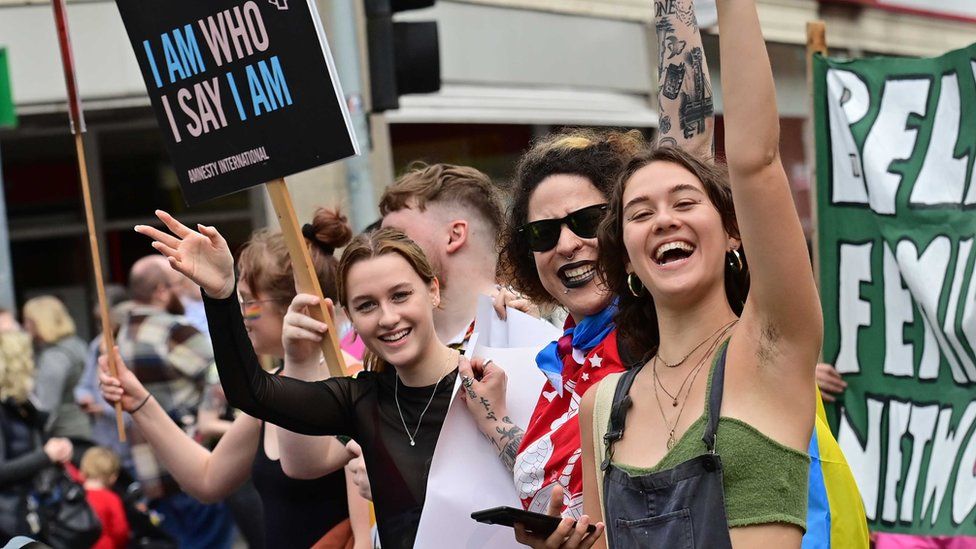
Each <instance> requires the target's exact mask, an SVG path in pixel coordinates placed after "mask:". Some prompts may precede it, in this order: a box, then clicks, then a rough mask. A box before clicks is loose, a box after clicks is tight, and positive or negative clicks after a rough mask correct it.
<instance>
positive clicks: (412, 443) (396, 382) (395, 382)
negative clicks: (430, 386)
mask: <svg viewBox="0 0 976 549" xmlns="http://www.w3.org/2000/svg"><path fill="white" fill-rule="evenodd" d="M455 354H458V356H460V353H458V352H457V351H454V350H452V351H451V353H450V355H449V356H448V357H447V362H445V368H444V369H445V370H446V369H447V366H449V365H450V364H451V359H452V358H454V355H455ZM446 375H447V372H444V373H442V374H441V377H439V378H437V382H436V383H434V390H433V391H432V392H431V393H430V399H428V400H427V406H424V410H423V411H422V412H420V418H419V419H418V420H417V428H416V429H414V430H413V434H410V429H408V428H407V421H406V420H405V419H403V411H402V410H401V409H400V397H399V394H398V389H399V387H400V374H398V373H397V371H396V368H394V369H393V401H394V402H396V407H397V414H399V415H400V423H402V424H403V432H405V433H406V434H407V438H408V439H410V446H416V445H417V443H416V441H415V440H414V439H415V438H416V437H417V433H419V432H420V424H421V423H423V421H424V414H426V413H427V409H428V408H430V404H431V403H432V402H434V395H436V394H437V388H438V387H439V386H440V384H441V380H442V379H444V376H446Z"/></svg>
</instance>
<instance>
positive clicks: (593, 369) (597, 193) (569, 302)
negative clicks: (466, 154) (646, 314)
mask: <svg viewBox="0 0 976 549" xmlns="http://www.w3.org/2000/svg"><path fill="white" fill-rule="evenodd" d="M655 3H656V4H657V2H655ZM661 4H662V6H659V7H658V9H655V13H656V14H657V16H656V21H655V22H656V27H657V29H658V31H659V37H658V39H659V40H660V41H661V48H662V51H663V52H665V53H663V54H662V56H660V57H659V67H658V69H659V73H660V74H661V75H662V82H664V81H665V80H667V81H668V82H669V85H668V86H664V85H662V86H661V95H660V96H659V100H660V105H661V124H660V135H659V140H660V141H661V142H662V143H668V144H678V145H680V146H682V147H684V148H687V149H690V150H693V151H695V152H696V154H702V155H708V154H710V153H711V134H712V119H711V112H712V111H711V92H710V90H709V88H708V76H707V74H708V71H707V67H706V65H705V62H704V57H703V56H702V55H701V52H702V49H701V36H700V35H699V34H698V31H697V25H695V22H694V11H693V6H692V1H691V0H678V1H676V2H671V1H667V2H664V1H663V0H662V2H661ZM663 4H668V6H670V7H669V8H668V9H664V7H665V6H664V5H663ZM669 13H673V14H675V15H669ZM672 41H676V43H680V44H681V51H680V52H677V51H676V49H675V47H674V46H672V47H671V49H667V44H668V43H670V42H672ZM666 64H667V65H669V66H671V69H669V70H667V71H666V70H665V65H666ZM665 73H666V74H667V75H668V76H664V75H665ZM674 75H679V76H678V77H675V76H674ZM696 98H697V100H698V101H699V103H700V105H701V107H702V108H701V109H700V111H699V113H700V116H695V115H693V114H689V112H688V111H682V110H681V108H680V104H681V102H682V101H686V100H693V99H696ZM644 148H645V143H644V142H643V139H642V137H641V135H640V134H639V133H637V132H629V133H620V132H598V131H591V130H571V131H568V132H564V133H559V134H556V135H552V136H548V137H546V138H544V139H542V140H540V141H538V142H536V143H535V144H534V145H533V147H532V148H531V149H530V150H529V151H528V152H527V153H526V154H525V155H524V156H523V157H522V159H521V160H520V161H519V163H518V167H517V170H516V176H515V180H514V186H515V190H514V196H513V201H512V209H511V210H510V212H509V218H508V223H507V227H506V229H505V231H504V232H503V234H502V246H503V247H502V253H501V258H500V259H501V263H502V268H503V269H504V270H505V274H506V275H507V276H508V278H509V279H510V280H511V281H512V284H513V285H514V287H515V289H516V290H517V291H519V292H521V293H522V294H523V295H524V296H526V297H527V298H529V299H530V300H532V301H534V302H536V303H538V304H549V305H558V306H561V307H564V308H565V309H566V310H567V311H568V312H569V317H568V318H567V320H566V324H565V327H564V335H563V337H561V338H560V339H559V340H558V341H554V342H552V343H551V344H549V345H548V346H547V347H545V348H544V349H543V350H542V351H541V352H540V353H539V354H538V356H537V357H536V362H537V364H538V366H539V368H540V369H541V370H542V372H543V373H544V374H545V375H546V377H547V381H546V383H545V385H544V386H543V390H542V394H541V395H540V396H539V400H538V402H537V405H536V408H535V410H534V412H533V414H532V417H531V419H530V422H529V424H528V425H527V426H526V429H525V432H524V433H522V432H521V429H518V428H517V427H515V428H514V429H513V428H511V427H509V428H507V429H506V428H502V429H499V428H498V426H497V425H496V424H495V422H493V421H492V420H491V418H489V417H486V416H487V415H488V414H486V413H485V408H484V407H483V405H482V402H481V399H482V398H484V399H486V400H487V401H489V402H490V403H492V404H493V405H494V404H495V403H498V402H502V403H503V402H504V390H503V389H504V384H503V383H502V382H500V381H499V378H500V377H501V376H497V375H490V374H491V373H492V372H491V370H493V369H494V368H492V367H491V366H489V369H488V371H487V372H485V373H484V374H486V375H483V377H482V379H481V380H476V379H471V380H470V381H469V380H468V379H465V380H464V383H465V385H469V384H470V386H469V387H468V395H469V396H471V395H472V393H473V394H474V396H475V397H476V398H468V399H467V403H468V405H469V410H470V411H471V412H472V414H474V416H475V418H477V419H478V421H479V427H480V428H481V430H482V432H484V433H485V435H486V436H488V437H489V438H491V439H492V440H493V441H494V442H495V444H496V446H497V447H498V449H499V452H500V457H501V458H502V459H503V461H505V463H506V464H507V465H508V466H509V467H510V468H512V469H513V476H514V480H515V486H516V490H517V491H518V494H519V497H520V498H521V500H522V504H523V506H524V507H525V508H526V509H528V510H530V511H535V512H540V513H545V512H547V510H548V509H549V508H550V502H551V501H552V500H556V501H552V502H553V504H554V505H553V506H554V507H555V504H556V503H559V505H558V507H559V510H560V511H561V512H562V513H563V514H564V515H566V516H568V517H572V518H574V519H576V518H579V517H580V516H581V515H582V513H583V474H582V467H581V464H580V463H579V460H580V455H581V450H580V431H579V423H578V421H577V414H578V411H579V403H580V399H581V398H582V396H583V395H584V393H586V391H587V390H588V389H589V388H590V387H591V386H593V385H594V384H595V383H597V382H598V381H599V380H600V379H602V378H603V377H605V376H606V375H608V374H610V373H613V372H620V371H622V370H623V369H624V361H622V360H621V358H620V353H619V352H618V349H617V339H616V333H615V327H614V323H613V315H614V312H615V305H614V300H613V295H612V294H611V292H609V291H608V290H607V289H606V288H605V287H604V286H603V285H602V284H601V283H600V281H599V277H598V273H597V260H598V255H599V246H598V244H597V239H596V233H597V227H598V226H599V224H600V221H601V220H602V219H603V217H604V213H605V212H606V209H607V201H608V197H609V195H610V191H611V188H612V187H613V184H614V181H615V180H616V179H617V177H618V175H619V174H620V173H621V171H622V170H623V168H624V167H625V166H626V164H627V162H628V160H629V159H630V158H631V157H632V156H634V155H635V154H637V153H638V152H640V151H641V150H643V149H644ZM461 373H462V375H464V376H471V377H475V376H474V375H473V374H470V373H467V372H464V371H462V372H461ZM502 381H503V380H502ZM500 407H502V408H503V407H504V404H502V405H501V406H500ZM479 408H480V410H479ZM479 412H480V413H479ZM495 415H500V414H497V412H496V414H495ZM516 429H518V431H517V432H515V430H516ZM571 524H572V521H571V520H569V519H567V520H566V521H564V524H563V525H562V526H561V528H560V530H559V531H557V532H556V534H554V535H553V538H552V540H551V541H554V540H556V539H562V538H561V536H562V537H565V536H567V535H568V534H569V532H570V526H571ZM519 540H520V541H522V542H523V543H530V544H533V543H534V544H539V543H542V542H541V540H538V539H531V538H530V537H528V536H527V535H525V534H524V533H520V534H519Z"/></svg>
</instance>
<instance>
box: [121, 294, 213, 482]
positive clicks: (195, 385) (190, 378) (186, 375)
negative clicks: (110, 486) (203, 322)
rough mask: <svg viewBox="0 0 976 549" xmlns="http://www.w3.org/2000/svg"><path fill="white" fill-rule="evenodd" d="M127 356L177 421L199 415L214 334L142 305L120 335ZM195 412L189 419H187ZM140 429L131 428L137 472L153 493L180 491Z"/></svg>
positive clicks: (179, 317)
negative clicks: (202, 331) (208, 334)
mask: <svg viewBox="0 0 976 549" xmlns="http://www.w3.org/2000/svg"><path fill="white" fill-rule="evenodd" d="M117 343H118V346H119V352H120V353H121V355H122V360H123V361H125V364H126V365H127V366H128V367H129V369H130V370H132V373H134V374H135V375H136V377H137V378H139V381H141V382H142V384H143V385H144V386H145V387H146V389H147V390H148V391H149V392H150V393H152V395H153V397H154V398H155V399H156V400H157V401H158V402H159V404H160V406H162V407H163V409H164V410H166V412H167V413H169V414H170V416H171V417H173V419H174V420H176V421H177V423H180V424H181V426H183V427H186V426H187V424H189V425H192V424H193V423H194V422H195V421H196V410H197V407H199V406H200V403H201V401H202V400H203V394H204V387H205V386H206V381H207V370H208V368H209V367H210V365H211V364H213V348H212V347H211V344H210V338H209V337H207V336H206V335H204V334H203V333H201V332H200V331H198V330H197V329H196V328H194V327H193V326H192V325H191V324H190V323H189V321H188V320H187V319H186V318H185V317H183V316H177V315H172V314H169V313H167V312H165V311H162V310H159V309H156V308H153V307H148V306H145V305H139V306H136V307H134V308H133V309H132V310H131V311H130V312H129V314H128V316H127V317H126V319H125V321H124V322H123V323H122V327H121V329H120V330H119V335H118V338H117ZM184 416H190V417H188V418H187V419H188V420H189V421H183V419H184ZM137 431H138V429H130V444H131V449H132V458H133V462H134V465H135V469H136V476H137V477H138V478H139V480H140V481H141V482H142V484H143V489H144V491H145V493H146V495H147V496H148V497H149V498H150V499H156V498H160V497H163V496H167V495H170V494H173V493H176V492H178V491H179V488H178V486H177V485H176V482H175V481H174V480H173V478H172V477H170V476H169V475H168V474H167V473H166V472H165V470H164V469H163V468H162V465H161V464H160V463H158V462H157V461H156V458H155V455H154V454H153V451H152V448H151V447H150V446H149V445H148V444H147V443H146V442H145V439H144V438H143V437H142V436H141V433H138V432H137Z"/></svg>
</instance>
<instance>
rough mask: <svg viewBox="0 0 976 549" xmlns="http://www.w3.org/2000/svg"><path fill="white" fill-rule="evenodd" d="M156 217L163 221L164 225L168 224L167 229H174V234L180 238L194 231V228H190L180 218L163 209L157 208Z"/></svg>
mask: <svg viewBox="0 0 976 549" xmlns="http://www.w3.org/2000/svg"><path fill="white" fill-rule="evenodd" d="M156 217H158V218H159V220H160V221H162V222H163V225H166V228H167V229H169V230H170V231H172V232H173V234H175V235H176V236H178V237H180V238H184V237H186V235H188V234H190V233H192V232H193V229H190V228H189V227H187V226H186V225H184V224H182V223H180V222H179V220H177V219H176V218H175V217H173V216H171V215H170V214H168V213H167V212H165V211H163V210H156Z"/></svg>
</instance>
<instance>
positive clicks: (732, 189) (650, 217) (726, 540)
mask: <svg viewBox="0 0 976 549" xmlns="http://www.w3.org/2000/svg"><path fill="white" fill-rule="evenodd" d="M718 10H719V23H720V27H721V30H722V32H721V35H720V49H721V55H722V61H723V64H722V84H723V91H724V98H725V120H726V128H727V130H726V151H727V155H728V168H727V169H726V168H725V167H724V166H720V165H715V164H712V163H710V162H707V161H705V160H703V159H700V158H698V157H696V156H694V155H692V154H689V153H687V152H684V151H681V150H680V149H677V148H674V147H662V148H658V149H656V150H654V151H650V152H648V153H646V154H644V155H641V156H639V157H638V158H636V159H634V160H633V161H631V163H630V164H629V166H628V167H627V169H626V170H625V171H624V173H623V175H622V176H621V178H620V181H619V183H618V185H617V186H616V187H615V189H614V194H613V197H612V199H611V201H610V213H609V215H608V217H607V219H606V220H605V221H604V224H603V225H602V226H601V231H600V235H599V241H600V246H601V266H602V267H603V269H604V273H605V278H606V282H607V285H608V286H609V287H610V288H611V289H613V290H614V291H615V292H616V293H618V294H619V295H620V302H619V310H618V313H617V325H618V327H619V337H620V338H621V339H622V340H624V341H625V342H626V343H627V344H628V345H631V346H632V348H633V349H634V350H635V351H637V352H638V353H640V354H643V355H644V357H645V359H644V360H642V361H641V362H640V364H639V365H638V366H637V367H636V368H634V369H631V370H629V371H628V372H626V373H624V374H614V375H611V376H608V377H607V378H606V379H604V380H603V381H602V382H601V383H600V385H599V386H598V387H597V389H596V390H595V391H590V392H589V393H588V394H587V395H586V396H585V397H584V398H583V404H582V411H581V419H580V422H581V426H582V434H583V460H584V464H585V465H584V467H585V469H584V484H585V493H586V496H585V498H584V505H585V508H586V510H587V512H588V513H590V514H591V515H595V516H598V517H601V518H602V519H603V520H606V522H607V524H608V525H609V527H608V536H607V543H608V544H609V546H610V547H614V548H627V547H696V548H697V547H702V548H704V547H708V548H722V547H732V546H733V545H734V546H735V547H795V548H798V547H800V543H801V537H802V535H803V531H804V528H805V519H806V501H807V500H806V498H807V472H808V468H809V456H808V455H807V454H806V449H807V445H808V443H809V441H810V434H811V431H812V429H813V424H814V410H815V401H814V399H815V395H816V393H815V389H814V368H815V366H816V363H817V356H818V354H819V350H820V344H821V339H822V325H821V315H820V305H819V301H818V297H817V291H816V287H815V285H814V281H813V273H812V270H811V268H810V263H809V261H808V259H807V252H806V244H805V240H804V237H803V231H802V229H801V227H800V222H799V219H798V217H797V214H796V210H795V208H794V206H793V201H792V198H791V194H790V189H789V185H788V182H787V179H786V174H785V172H784V170H783V167H782V164H781V162H780V157H779V150H778V143H779V122H778V113H777V111H776V98H775V92H774V88H773V79H772V73H771V70H770V67H769V60H768V57H767V54H766V48H765V44H764V42H763V37H762V33H761V30H760V27H759V20H758V17H757V15H756V8H755V4H754V2H752V1H749V0H718ZM742 248H745V249H746V250H748V252H749V265H747V264H746V262H745V256H744V255H742V253H741V249H742ZM750 279H751V280H750ZM750 281H751V285H750Z"/></svg>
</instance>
